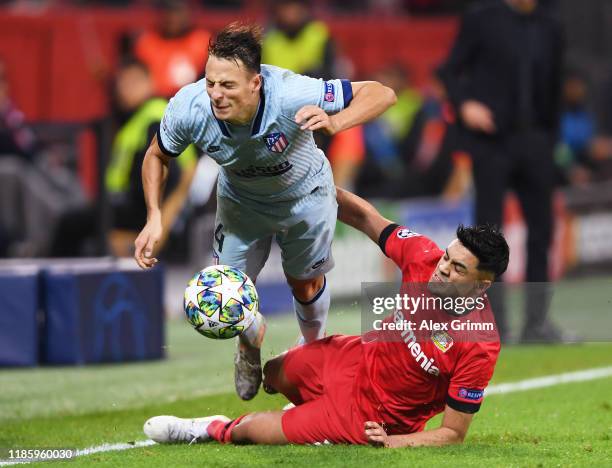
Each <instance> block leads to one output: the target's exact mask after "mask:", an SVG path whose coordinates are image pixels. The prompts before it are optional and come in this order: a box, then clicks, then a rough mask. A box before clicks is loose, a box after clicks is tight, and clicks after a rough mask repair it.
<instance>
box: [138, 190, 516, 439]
mask: <svg viewBox="0 0 612 468" xmlns="http://www.w3.org/2000/svg"><path fill="white" fill-rule="evenodd" d="M337 198H338V205H339V213H338V217H339V219H340V220H341V221H343V222H344V223H346V224H349V225H351V226H353V227H355V228H356V229H359V230H360V231H363V232H364V233H365V234H367V235H368V236H369V237H370V238H371V239H372V240H373V241H375V242H377V243H378V244H379V245H380V248H381V249H382V251H383V253H384V254H385V255H387V256H388V257H390V258H391V259H392V260H393V261H394V262H395V263H396V264H397V266H398V267H399V268H400V269H401V271H402V283H403V285H406V284H408V283H410V284H418V283H423V284H426V285H427V289H428V291H429V293H430V295H431V296H432V297H434V296H444V297H451V296H453V297H472V298H475V299H477V300H479V301H481V302H480V304H481V307H472V308H471V309H470V310H468V312H467V316H469V317H470V319H471V320H470V322H474V323H494V321H493V316H492V313H491V310H490V307H489V305H488V300H487V299H486V294H485V290H486V289H487V288H488V287H489V286H490V285H491V284H492V283H493V281H494V280H495V278H496V277H497V276H499V275H501V274H502V273H503V272H504V271H505V270H506V267H507V265H508V257H509V249H508V244H507V243H506V241H505V239H504V238H503V236H502V235H501V234H500V233H499V232H498V231H497V230H496V229H495V228H493V227H491V226H478V227H474V228H470V227H462V226H460V227H459V228H458V229H457V239H455V240H454V241H453V242H451V244H450V245H449V246H448V247H447V248H446V250H445V251H443V250H440V249H439V248H438V247H437V246H436V244H435V243H434V242H433V241H431V240H430V239H428V238H427V237H425V236H423V235H421V234H418V233H415V232H412V231H410V230H409V229H408V228H406V227H402V226H398V225H397V224H394V223H392V222H391V221H389V220H388V219H385V218H384V217H383V216H381V215H380V213H379V212H378V211H377V210H376V209H375V208H374V207H373V206H372V205H371V204H369V203H368V202H366V201H365V200H363V199H361V198H359V197H357V196H356V195H353V194H351V193H350V192H346V191H344V190H341V189H338V195H337ZM420 312H421V311H419V313H420ZM427 313H428V314H429V312H427ZM442 313H443V314H446V316H447V318H456V317H458V316H459V314H457V313H456V310H450V311H448V313H446V312H442ZM439 315H440V312H439V311H432V312H431V313H430V315H427V316H428V317H430V318H432V317H437V318H438V319H439ZM409 317H410V314H409V313H408V312H407V311H405V310H402V309H401V308H400V309H397V310H396V311H395V312H394V313H393V314H392V315H391V316H389V317H388V318H386V319H385V320H384V322H385V323H387V324H389V323H392V322H394V323H395V324H397V323H401V322H403V321H404V319H407V318H409ZM421 317H423V314H421ZM461 317H462V318H463V316H461ZM440 323H441V322H440ZM460 335H461V333H460V332H455V331H453V330H449V331H434V332H432V331H429V330H428V331H427V332H423V331H412V330H410V329H404V330H396V331H388V330H385V331H376V330H375V331H371V332H368V333H366V334H365V335H364V336H345V335H333V336H329V337H326V338H323V339H321V340H317V341H315V342H312V343H309V344H306V345H303V346H299V347H296V348H293V349H291V350H289V351H288V352H286V353H283V354H281V355H280V356H277V357H276V358H274V359H272V360H271V361H268V363H266V366H265V368H264V385H265V387H266V388H267V389H268V390H270V389H272V390H276V391H279V392H281V393H283V394H284V395H285V396H286V397H287V398H288V399H289V400H290V401H291V402H292V403H294V404H295V405H296V406H295V407H294V408H292V409H289V410H287V411H271V412H258V413H251V414H247V415H244V416H241V417H239V418H237V419H234V420H230V419H229V418H226V417H224V416H211V417H207V418H196V419H181V418H176V417H174V416H156V417H153V418H151V419H149V420H148V421H147V422H146V423H145V426H144V431H145V434H147V436H149V437H151V438H152V439H153V440H155V441H157V442H194V441H198V442H200V441H206V440H211V439H214V440H217V441H219V442H222V443H256V444H288V443H295V444H313V443H323V442H330V443H349V444H368V443H370V444H373V445H380V446H384V447H405V446H419V445H446V444H453V443H461V442H462V441H463V440H464V438H465V436H466V434H467V431H468V428H469V426H470V423H471V421H472V417H473V415H474V413H475V412H477V411H478V410H479V408H480V405H481V402H482V399H483V393H484V389H485V387H486V386H487V384H488V382H489V380H490V378H491V376H492V375H493V370H494V367H495V363H496V361H497V356H498V354H499V349H500V348H499V337H498V335H497V332H496V331H493V333H491V332H488V333H485V334H478V333H476V334H475V335H474V334H472V335H470V334H468V335H463V337H462V336H460ZM465 336H468V339H465ZM462 338H463V339H462ZM440 412H444V417H443V419H442V424H441V426H440V427H439V428H436V429H431V430H427V431H424V430H423V429H424V426H425V423H426V422H427V421H428V420H429V419H430V418H432V417H433V416H434V415H436V414H438V413H440Z"/></svg>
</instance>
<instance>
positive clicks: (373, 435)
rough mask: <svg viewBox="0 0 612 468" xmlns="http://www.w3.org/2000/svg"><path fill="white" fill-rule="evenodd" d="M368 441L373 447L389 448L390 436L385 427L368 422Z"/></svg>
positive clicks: (366, 425) (366, 433) (366, 429)
mask: <svg viewBox="0 0 612 468" xmlns="http://www.w3.org/2000/svg"><path fill="white" fill-rule="evenodd" d="M365 435H366V439H368V442H369V443H370V444H371V445H374V446H376V447H387V446H388V445H387V444H388V442H389V436H388V435H387V433H386V431H385V430H384V429H383V427H382V426H381V425H380V424H378V423H377V422H374V421H366V423H365Z"/></svg>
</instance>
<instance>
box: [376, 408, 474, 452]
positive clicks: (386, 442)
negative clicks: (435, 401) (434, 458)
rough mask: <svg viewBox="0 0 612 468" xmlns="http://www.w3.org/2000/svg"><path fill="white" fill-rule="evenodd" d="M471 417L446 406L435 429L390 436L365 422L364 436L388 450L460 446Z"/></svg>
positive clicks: (377, 425)
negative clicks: (442, 416)
mask: <svg viewBox="0 0 612 468" xmlns="http://www.w3.org/2000/svg"><path fill="white" fill-rule="evenodd" d="M473 416H474V415H473V414H468V413H462V412H461V411H456V410H454V409H452V408H451V407H449V406H448V405H447V406H446V409H445V410H444V418H443V419H442V425H441V426H440V427H439V428H437V429H431V430H429V431H423V432H415V433H413V434H402V435H391V436H390V435H387V433H386V432H385V430H384V429H383V427H382V426H381V425H380V424H378V423H376V422H374V421H367V422H366V423H365V435H366V438H367V439H368V442H369V443H370V444H372V445H376V446H380V447H388V448H401V447H424V446H431V445H437V446H441V445H451V444H461V443H462V442H463V440H464V439H465V436H466V435H467V432H468V429H469V427H470V423H471V422H472V417H473Z"/></svg>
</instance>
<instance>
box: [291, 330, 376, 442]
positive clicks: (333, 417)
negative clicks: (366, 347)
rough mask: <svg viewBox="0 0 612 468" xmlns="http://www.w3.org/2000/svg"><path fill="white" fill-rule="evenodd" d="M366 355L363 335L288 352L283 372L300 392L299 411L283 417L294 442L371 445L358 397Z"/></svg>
mask: <svg viewBox="0 0 612 468" xmlns="http://www.w3.org/2000/svg"><path fill="white" fill-rule="evenodd" d="M361 357H362V350H361V337H359V336H344V335H333V336H328V337H327V338H323V339H321V340H317V341H315V342H313V343H309V344H306V345H303V346H300V347H297V348H293V349H291V350H289V351H288V352H287V354H286V355H285V358H284V360H283V371H284V373H285V376H286V377H287V379H288V380H289V381H290V382H291V383H293V384H294V385H295V386H296V387H297V388H298V390H299V394H300V398H299V399H296V401H293V403H294V404H295V405H296V407H295V408H292V409H290V410H288V411H285V413H284V414H283V419H282V425H283V432H284V433H285V436H286V437H287V439H288V440H289V441H290V442H292V443H294V444H314V443H317V442H320V443H323V442H325V441H328V442H331V443H337V444H341V443H350V444H365V443H367V441H366V439H365V434H364V423H365V420H364V419H363V416H362V415H361V413H360V411H359V409H358V407H357V405H356V404H355V400H354V398H353V395H354V388H355V385H356V382H355V379H356V376H357V372H358V369H359V364H360V362H361Z"/></svg>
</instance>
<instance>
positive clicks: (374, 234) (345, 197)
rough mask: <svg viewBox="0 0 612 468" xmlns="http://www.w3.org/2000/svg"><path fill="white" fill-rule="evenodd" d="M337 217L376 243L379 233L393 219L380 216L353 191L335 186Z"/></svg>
mask: <svg viewBox="0 0 612 468" xmlns="http://www.w3.org/2000/svg"><path fill="white" fill-rule="evenodd" d="M336 193H337V195H336V199H337V201H338V219H339V220H340V221H342V222H343V223H344V224H348V225H349V226H352V227H354V228H355V229H357V230H359V231H361V232H363V233H364V234H366V235H367V236H368V237H369V238H370V239H372V240H373V241H374V242H376V243H378V240H379V239H380V234H381V233H382V231H383V229H385V228H386V227H387V226H388V225H389V224H392V223H393V221H390V220H388V219H387V218H385V217H384V216H382V215H381V214H380V213H379V212H378V210H377V209H376V208H374V206H372V204H371V203H368V202H367V201H365V200H364V199H363V198H361V197H358V196H357V195H355V194H354V193H351V192H349V191H347V190H343V189H341V188H340V187H336Z"/></svg>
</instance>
